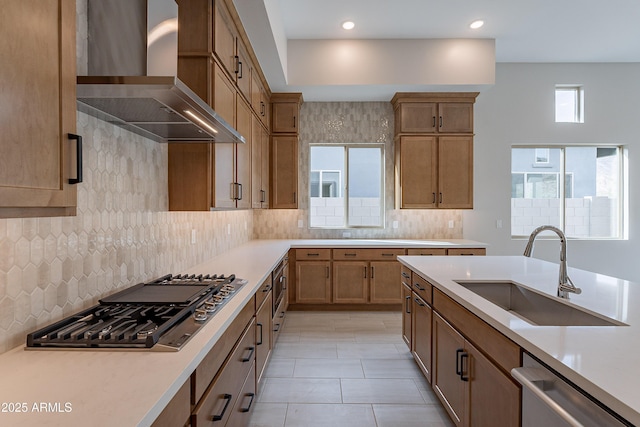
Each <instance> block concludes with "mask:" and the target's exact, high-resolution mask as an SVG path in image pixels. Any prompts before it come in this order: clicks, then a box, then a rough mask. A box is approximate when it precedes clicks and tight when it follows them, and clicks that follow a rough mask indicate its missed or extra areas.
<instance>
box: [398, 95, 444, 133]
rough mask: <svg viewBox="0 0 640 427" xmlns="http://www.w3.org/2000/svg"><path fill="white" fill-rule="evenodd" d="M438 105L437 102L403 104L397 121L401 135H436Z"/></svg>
mask: <svg viewBox="0 0 640 427" xmlns="http://www.w3.org/2000/svg"><path fill="white" fill-rule="evenodd" d="M437 113H438V104H436V103H435V102H403V103H402V104H400V106H399V107H398V110H397V115H396V119H397V122H398V123H399V129H397V130H396V132H400V133H434V132H435V131H436V126H437V123H436V122H437V118H436V116H437V115H438V114H437Z"/></svg>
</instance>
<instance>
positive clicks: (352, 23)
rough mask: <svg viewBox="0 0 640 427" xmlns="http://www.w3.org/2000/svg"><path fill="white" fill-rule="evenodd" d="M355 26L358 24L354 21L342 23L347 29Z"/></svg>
mask: <svg viewBox="0 0 640 427" xmlns="http://www.w3.org/2000/svg"><path fill="white" fill-rule="evenodd" d="M355 26H356V24H355V23H354V22H353V21H344V22H343V23H342V28H344V29H345V30H353V28H354V27H355Z"/></svg>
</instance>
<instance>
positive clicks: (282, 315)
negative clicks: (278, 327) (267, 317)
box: [280, 311, 284, 319]
mask: <svg viewBox="0 0 640 427" xmlns="http://www.w3.org/2000/svg"><path fill="white" fill-rule="evenodd" d="M280 318H281V319H284V311H281V312H280Z"/></svg>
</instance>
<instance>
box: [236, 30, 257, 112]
mask: <svg viewBox="0 0 640 427" xmlns="http://www.w3.org/2000/svg"><path fill="white" fill-rule="evenodd" d="M237 44H238V46H237V54H238V55H237V56H238V57H237V61H236V62H237V63H236V70H235V77H236V84H237V85H238V89H239V90H240V93H242V94H243V95H244V96H245V98H247V99H248V100H249V101H251V75H252V73H253V64H252V63H251V60H250V59H249V54H248V53H247V48H246V47H245V46H244V43H243V42H242V40H240V39H238V41H237Z"/></svg>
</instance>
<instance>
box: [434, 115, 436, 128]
mask: <svg viewBox="0 0 640 427" xmlns="http://www.w3.org/2000/svg"><path fill="white" fill-rule="evenodd" d="M433 127H436V116H433Z"/></svg>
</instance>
